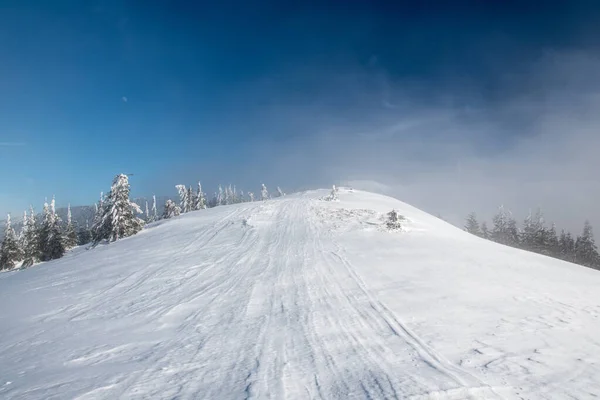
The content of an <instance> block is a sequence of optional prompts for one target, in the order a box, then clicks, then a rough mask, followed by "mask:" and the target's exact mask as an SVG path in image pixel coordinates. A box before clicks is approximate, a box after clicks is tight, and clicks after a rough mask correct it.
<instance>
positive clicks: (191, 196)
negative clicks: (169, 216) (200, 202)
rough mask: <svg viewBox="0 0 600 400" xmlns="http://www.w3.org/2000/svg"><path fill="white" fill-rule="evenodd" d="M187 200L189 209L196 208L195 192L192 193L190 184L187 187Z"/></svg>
mask: <svg viewBox="0 0 600 400" xmlns="http://www.w3.org/2000/svg"><path fill="white" fill-rule="evenodd" d="M188 201H189V203H190V204H189V207H190V211H194V210H195V209H196V202H197V200H196V193H194V189H192V186H191V185H190V187H188Z"/></svg>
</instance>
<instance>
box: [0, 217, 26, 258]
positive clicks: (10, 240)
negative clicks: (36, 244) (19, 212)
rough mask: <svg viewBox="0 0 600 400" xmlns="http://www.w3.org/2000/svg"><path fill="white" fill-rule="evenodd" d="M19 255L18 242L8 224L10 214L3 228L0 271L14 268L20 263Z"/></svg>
mask: <svg viewBox="0 0 600 400" xmlns="http://www.w3.org/2000/svg"><path fill="white" fill-rule="evenodd" d="M21 255H22V253H21V248H20V246H19V240H18V238H17V234H16V233H15V230H14V229H13V227H12V225H11V223H10V214H8V216H7V218H6V225H5V227H4V238H3V239H2V249H0V269H3V270H6V269H11V268H14V266H15V265H16V264H17V263H18V262H19V261H21Z"/></svg>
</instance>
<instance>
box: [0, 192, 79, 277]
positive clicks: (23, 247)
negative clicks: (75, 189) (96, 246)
mask: <svg viewBox="0 0 600 400" xmlns="http://www.w3.org/2000/svg"><path fill="white" fill-rule="evenodd" d="M76 245H77V233H76V232H75V226H74V225H73V222H72V219H71V207H69V208H68V211H67V224H66V226H64V228H63V226H62V220H61V218H60V217H59V216H58V214H57V213H56V208H55V201H54V199H52V201H51V202H50V204H48V202H46V203H44V210H43V212H42V218H41V222H39V223H38V221H37V220H36V218H35V214H34V212H33V208H32V207H30V209H29V214H27V212H25V213H23V226H22V228H21V232H20V234H19V235H17V233H16V232H15V230H14V228H13V227H12V223H11V219H10V215H9V216H8V217H7V219H6V226H5V228H4V238H3V240H2V248H1V249H0V270H1V269H11V268H13V267H14V266H15V265H16V264H17V263H19V262H21V265H22V267H28V266H31V265H33V264H34V263H36V262H38V261H49V260H54V259H57V258H60V257H62V256H63V255H64V254H65V251H66V250H68V249H70V248H73V247H75V246H76Z"/></svg>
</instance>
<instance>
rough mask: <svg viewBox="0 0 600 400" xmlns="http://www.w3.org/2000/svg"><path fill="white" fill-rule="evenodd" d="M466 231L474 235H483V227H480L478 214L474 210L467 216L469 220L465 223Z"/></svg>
mask: <svg viewBox="0 0 600 400" xmlns="http://www.w3.org/2000/svg"><path fill="white" fill-rule="evenodd" d="M465 231H467V232H469V233H470V234H472V235H476V236H482V235H481V229H480V228H479V222H477V215H476V214H475V213H474V212H472V213H470V214H469V215H468V216H467V222H466V223H465Z"/></svg>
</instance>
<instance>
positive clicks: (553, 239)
mask: <svg viewBox="0 0 600 400" xmlns="http://www.w3.org/2000/svg"><path fill="white" fill-rule="evenodd" d="M544 244H545V246H546V248H545V249H544V254H546V255H549V256H552V257H560V245H559V243H558V236H557V234H556V224H554V223H553V224H552V226H551V227H550V229H546V230H545V232H544Z"/></svg>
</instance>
